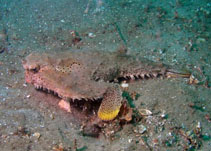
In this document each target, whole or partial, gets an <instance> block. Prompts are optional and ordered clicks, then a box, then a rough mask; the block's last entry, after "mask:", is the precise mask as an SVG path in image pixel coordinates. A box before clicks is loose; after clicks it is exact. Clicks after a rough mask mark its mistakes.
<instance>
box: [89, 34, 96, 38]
mask: <svg viewBox="0 0 211 151" xmlns="http://www.w3.org/2000/svg"><path fill="white" fill-rule="evenodd" d="M88 36H89V37H90V38H94V37H96V35H95V34H93V33H89V34H88Z"/></svg>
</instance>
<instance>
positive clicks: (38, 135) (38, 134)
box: [32, 132, 41, 139]
mask: <svg viewBox="0 0 211 151" xmlns="http://www.w3.org/2000/svg"><path fill="white" fill-rule="evenodd" d="M32 136H34V137H36V138H37V139H39V138H40V136H41V134H40V133H38V132H35V133H34V134H33V135H32Z"/></svg>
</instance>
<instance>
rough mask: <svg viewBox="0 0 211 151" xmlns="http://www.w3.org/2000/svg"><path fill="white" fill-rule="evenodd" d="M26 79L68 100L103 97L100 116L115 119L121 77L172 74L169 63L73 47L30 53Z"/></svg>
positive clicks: (133, 77)
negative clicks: (58, 50) (65, 49)
mask: <svg viewBox="0 0 211 151" xmlns="http://www.w3.org/2000/svg"><path fill="white" fill-rule="evenodd" d="M23 67H24V69H25V80H26V82H27V83H31V84H33V85H34V86H35V87H36V88H38V89H43V90H47V91H51V92H53V93H55V94H57V95H58V96H59V97H60V98H62V99H63V100H66V101H77V100H92V101H96V100H98V99H102V103H101V105H100V107H99V109H98V117H99V118H100V119H101V120H104V121H110V120H113V119H114V118H115V117H116V116H117V115H118V113H119V111H120V107H121V105H122V94H121V89H120V86H119V84H118V82H119V81H121V80H128V79H149V78H156V77H160V76H162V77H166V76H169V75H170V76H171V75H172V72H170V71H169V69H168V67H167V66H162V65H156V64H155V63H153V62H150V61H147V60H145V59H141V58H137V57H135V56H132V55H127V54H126V53H118V52H104V51H83V50H71V51H63V52H53V51H51V52H45V53H41V54H39V53H34V52H33V53H31V54H30V55H28V56H27V57H26V58H25V60H24V61H23Z"/></svg>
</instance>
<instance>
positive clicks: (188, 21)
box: [0, 0, 211, 151]
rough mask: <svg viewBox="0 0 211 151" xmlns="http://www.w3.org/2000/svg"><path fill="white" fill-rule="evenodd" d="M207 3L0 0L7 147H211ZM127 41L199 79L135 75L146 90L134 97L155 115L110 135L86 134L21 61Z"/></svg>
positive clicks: (136, 87)
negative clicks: (31, 80) (29, 80)
mask: <svg viewBox="0 0 211 151" xmlns="http://www.w3.org/2000/svg"><path fill="white" fill-rule="evenodd" d="M210 10H211V2H210V1H209V0H201V1H199V0H198V1H197V0H169V1H155V0H128V1H126V0H119V1H111V0H107V1H106V0H104V1H102V4H100V5H99V4H97V2H96V1H95V0H93V1H88V0H59V1H58V0H36V1H35V0H21V1H19V0H13V1H8V0H1V1H0V148H1V150H2V151H10V150H15V151H16V150H17V151H18V150H20V151H23V150H24V151H25V150H30V151H31V150H32V151H38V150H39V151H41V150H43V151H48V150H55V151H60V150H87V151H89V150H90V151H93V150H97V151H99V150H102V151H109V150H115V151H131V150H139V151H140V150H141V151H142V150H143V151H147V150H157V151H158V150H159V151H161V150H165V151H166V150H171V151H172V150H175V151H178V150H181V151H183V150H190V151H192V150H203V151H209V150H210V148H211V143H210V135H211V128H210V127H211V126H210V120H211V117H210V116H211V114H210V113H211V105H210V104H211V99H210V98H211V91H210V86H211V80H210V79H211V59H210V57H211V51H210V50H211V45H210V43H211V41H210V29H211V27H210V26H211V24H210V23H211V15H210ZM75 37H77V38H75ZM122 46H124V47H126V48H127V49H128V53H131V54H134V53H135V54H137V56H141V57H144V58H147V59H149V60H152V61H155V62H162V63H165V64H169V65H172V66H175V67H177V68H180V69H183V68H184V70H188V71H189V72H191V74H192V75H193V76H194V78H195V79H197V80H196V83H197V82H198V84H194V82H193V84H189V79H181V78H178V79H163V80H161V79H152V80H143V81H136V82H132V83H129V89H128V91H129V92H131V93H132V92H136V93H138V94H139V95H140V97H139V98H138V99H137V100H135V101H134V104H135V106H136V107H137V108H138V109H148V110H150V111H151V112H152V113H154V114H153V115H152V116H148V117H145V120H142V121H141V122H140V123H138V124H136V125H134V124H127V125H125V126H124V127H123V129H122V130H121V131H119V132H117V133H116V134H115V135H114V136H113V138H112V140H111V139H108V138H105V137H104V136H101V137H99V138H92V137H85V136H82V135H81V134H80V123H78V122H77V120H76V119H74V117H72V116H71V114H70V113H65V112H64V111H62V110H60V109H59V108H58V106H57V103H58V98H55V97H53V96H51V95H49V94H45V93H43V92H40V91H39V92H38V91H36V90H35V89H34V88H33V86H31V85H27V84H26V83H25V80H24V69H23V67H22V63H21V62H22V60H23V59H24V58H25V57H26V56H27V55H28V54H29V53H31V52H33V51H38V52H44V51H46V50H56V51H61V50H64V49H84V50H87V51H88V50H102V51H116V50H117V49H119V48H120V47H122ZM49 102H50V103H49ZM197 130H199V131H200V132H198V131H197ZM76 142H77V143H76ZM76 144H77V146H76Z"/></svg>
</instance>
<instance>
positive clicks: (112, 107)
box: [98, 86, 122, 121]
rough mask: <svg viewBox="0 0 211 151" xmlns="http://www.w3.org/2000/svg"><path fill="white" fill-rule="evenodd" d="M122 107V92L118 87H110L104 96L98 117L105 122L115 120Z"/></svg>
mask: <svg viewBox="0 0 211 151" xmlns="http://www.w3.org/2000/svg"><path fill="white" fill-rule="evenodd" d="M121 105H122V95H121V90H120V88H119V87H118V86H114V87H109V88H108V89H107V91H106V93H105V94H104V96H103V100H102V103H101V105H100V108H99V110H98V117H99V118H100V119H101V120H104V121H110V120H113V119H114V118H115V117H116V116H117V115H118V113H119V111H120V107H121Z"/></svg>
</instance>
